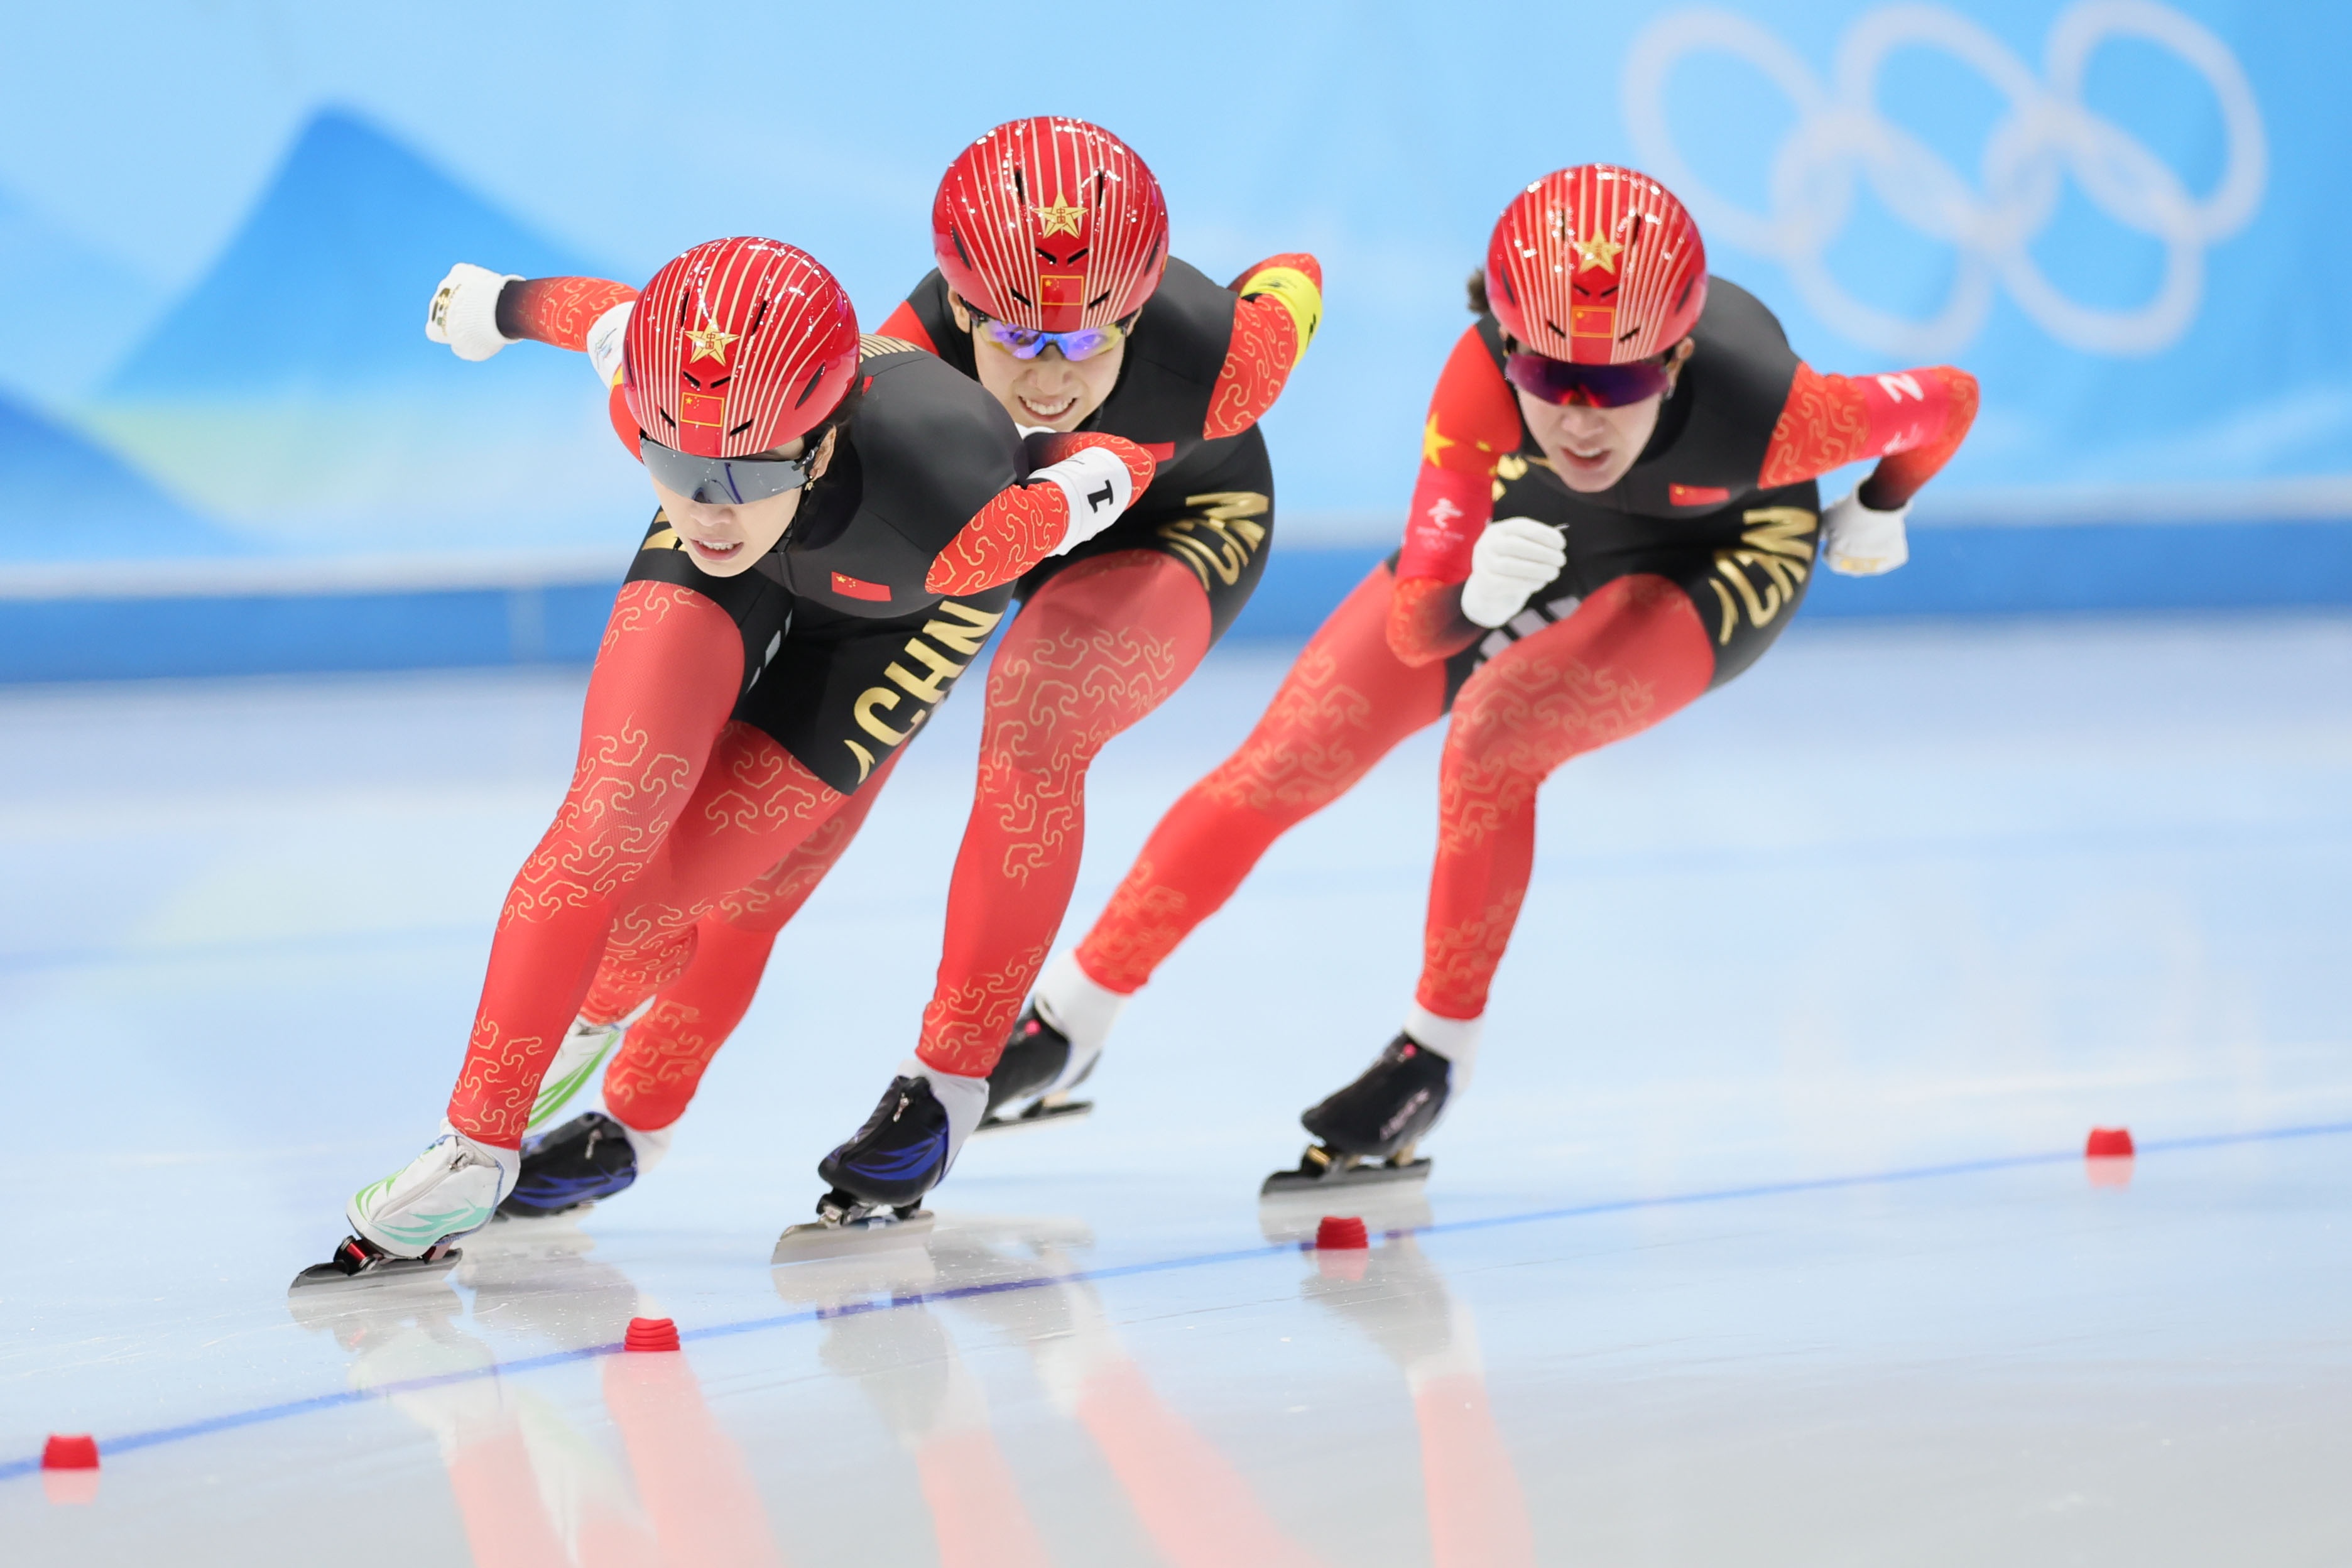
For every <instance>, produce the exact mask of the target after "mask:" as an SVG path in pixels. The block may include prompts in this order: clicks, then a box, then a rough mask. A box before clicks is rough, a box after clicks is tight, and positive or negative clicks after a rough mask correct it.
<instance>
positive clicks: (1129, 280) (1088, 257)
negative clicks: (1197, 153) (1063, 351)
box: [931, 115, 1168, 332]
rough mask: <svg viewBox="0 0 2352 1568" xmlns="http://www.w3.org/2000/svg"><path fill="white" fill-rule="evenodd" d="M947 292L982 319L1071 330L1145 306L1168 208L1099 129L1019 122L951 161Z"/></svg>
mask: <svg viewBox="0 0 2352 1568" xmlns="http://www.w3.org/2000/svg"><path fill="white" fill-rule="evenodd" d="M931 248H932V250H933V252H934V253H936V254H937V256H938V257H939V262H940V272H942V273H943V274H945V275H946V278H947V280H948V287H949V288H950V289H954V290H955V291H956V293H957V294H958V295H960V296H961V298H962V299H963V300H964V302H965V303H966V304H968V305H970V306H971V307H972V308H973V309H975V310H979V311H980V312H981V313H982V315H986V316H990V317H993V318H994V319H995V320H997V321H1003V322H1004V323H1006V324H1007V325H1009V326H1015V327H1025V328H1027V329H1029V330H1031V331H1044V332H1068V331H1077V330H1079V329H1080V328H1084V327H1099V326H1104V325H1107V324H1108V323H1109V322H1112V321H1124V320H1125V319H1126V318H1128V317H1129V316H1131V315H1133V314H1134V313H1135V312H1136V311H1137V310H1140V309H1142V307H1143V302H1144V301H1145V300H1148V299H1150V297H1151V291H1152V290H1153V289H1156V288H1158V287H1159V286H1160V274H1161V273H1162V272H1163V271H1165V270H1166V269H1167V267H1168V204H1167V202H1166V201H1165V200H1164V199H1163V198H1162V197H1161V195H1160V182H1159V181H1158V180H1155V179H1153V178H1152V176H1151V171H1150V169H1149V168H1147V167H1145V166H1144V162H1143V160H1142V159H1140V158H1139V157H1137V156H1136V155H1135V152H1134V150H1133V149H1132V148H1130V147H1129V146H1128V144H1127V143H1126V142H1121V141H1120V140H1119V139H1118V137H1116V136H1114V135H1112V134H1111V133H1110V132H1108V131H1105V130H1104V129H1103V128H1102V127H1101V126H1099V125H1089V124H1088V123H1087V121H1083V120H1067V119H1063V118H1061V117H1059V116H1055V115H1044V116H1039V117H1038V118H1036V119H1033V120H1015V121H1009V122H1007V123H1005V124H1003V125H1000V126H998V127H997V128H996V129H995V130H993V131H992V132H989V133H988V134H987V135H985V136H983V137H982V138H981V139H980V140H979V141H977V142H973V143H972V144H971V146H969V147H967V148H965V149H964V150H963V152H962V153H961V154H960V155H959V156H958V157H957V158H956V161H955V162H954V163H950V164H949V165H948V172H947V174H946V175H945V176H943V177H942V178H941V179H940V193H939V196H938V199H937V200H935V201H934V202H933V203H932V204H931Z"/></svg>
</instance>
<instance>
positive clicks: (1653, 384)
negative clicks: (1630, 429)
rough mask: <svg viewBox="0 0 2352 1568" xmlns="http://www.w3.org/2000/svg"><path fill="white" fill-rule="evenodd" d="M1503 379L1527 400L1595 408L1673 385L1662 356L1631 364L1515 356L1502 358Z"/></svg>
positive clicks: (1637, 398)
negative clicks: (1523, 394)
mask: <svg viewBox="0 0 2352 1568" xmlns="http://www.w3.org/2000/svg"><path fill="white" fill-rule="evenodd" d="M1503 376H1504V379H1505V380H1507V381H1508V382H1509V383H1510V384H1512V385H1513V386H1516V387H1517V388H1518V389H1519V390H1520V391H1521V392H1524V393H1526V394H1527V395H1528V396H1529V397H1540V398H1541V399H1543V400H1544V401H1545V402H1546V403H1582V404H1587V405H1591V406H1592V407H1594V408H1622V407H1624V406H1625V405H1627V404H1629V403H1639V402H1641V401H1642V399H1643V398H1645V397H1655V396H1657V395H1659V394H1661V393H1663V392H1664V391H1665V390H1666V389H1667V388H1669V387H1671V386H1673V385H1674V384H1675V382H1674V377H1673V376H1671V375H1669V374H1667V373H1666V362H1665V356H1664V355H1663V354H1661V355H1659V356H1658V357H1657V358H1655V359H1643V360H1635V361H1634V362H1633V363H1632V364H1570V363H1569V362H1568V361H1566V360H1559V359H1546V358H1544V356H1543V355H1541V354H1531V353H1515V354H1509V355H1507V356H1505V358H1504V360H1503Z"/></svg>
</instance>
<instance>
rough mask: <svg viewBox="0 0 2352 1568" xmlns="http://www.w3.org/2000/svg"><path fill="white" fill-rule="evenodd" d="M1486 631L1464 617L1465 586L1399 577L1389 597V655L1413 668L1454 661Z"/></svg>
mask: <svg viewBox="0 0 2352 1568" xmlns="http://www.w3.org/2000/svg"><path fill="white" fill-rule="evenodd" d="M1485 631H1486V628H1485V627H1484V626H1478V625H1476V624H1475V623H1473V622H1472V621H1471V620H1470V619H1469V617H1467V616H1465V615H1463V613H1462V584H1459V583H1441V582H1439V581H1438V580H1437V579H1436V578H1434V577H1400V578H1398V579H1397V583H1396V587H1395V588H1394V590H1392V591H1391V594H1390V595H1389V622H1388V637H1389V651H1390V652H1391V653H1393V654H1395V655H1396V656H1397V658H1400V659H1402V660H1403V661H1404V662H1405V663H1406V664H1410V665H1416V666H1418V665H1423V664H1434V663H1436V662H1437V661H1438V660H1439V659H1441V658H1453V657H1454V655H1455V654H1457V653H1460V652H1461V651H1462V650H1463V649H1464V648H1465V647H1469V646H1470V645H1471V644H1472V643H1474V642H1475V641H1477V640H1478V638H1479V637H1480V636H1481V635H1482V634H1484V632H1485Z"/></svg>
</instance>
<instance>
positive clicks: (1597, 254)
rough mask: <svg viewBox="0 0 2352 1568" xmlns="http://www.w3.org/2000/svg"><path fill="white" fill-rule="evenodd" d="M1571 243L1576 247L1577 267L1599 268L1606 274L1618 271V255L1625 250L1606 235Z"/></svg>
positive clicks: (1572, 240) (1576, 240) (1571, 241)
mask: <svg viewBox="0 0 2352 1568" xmlns="http://www.w3.org/2000/svg"><path fill="white" fill-rule="evenodd" d="M1569 243H1570V245H1573V246H1574V247H1576V265H1577V266H1578V267H1579V268H1586V267H1598V268H1601V270H1602V271H1604V272H1614V271H1616V270H1617V253H1618V252H1619V251H1621V250H1622V249H1624V248H1625V247H1623V246H1622V245H1620V244H1618V243H1617V242H1616V241H1615V240H1613V239H1612V238H1610V237H1608V236H1607V235H1605V234H1596V235H1593V236H1591V237H1590V238H1586V239H1571V240H1570V241H1569Z"/></svg>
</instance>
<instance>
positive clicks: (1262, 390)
mask: <svg viewBox="0 0 2352 1568" xmlns="http://www.w3.org/2000/svg"><path fill="white" fill-rule="evenodd" d="M1232 287H1233V290H1234V293H1236V294H1239V295H1240V296H1241V297H1242V298H1241V303H1240V304H1238V305H1236V306H1235V307H1234V332H1233V337H1232V338H1231V340H1229V342H1228V343H1227V346H1226V349H1225V363H1223V366H1221V367H1220V368H1219V369H1218V371H1217V384H1216V385H1215V387H1214V388H1213V389H1212V390H1211V392H1210V394H1209V417H1208V420H1207V422H1206V423H1205V424H1204V425H1203V426H1202V430H1201V434H1202V437H1204V438H1205V439H1208V440H1212V441H1214V440H1217V439H1219V438H1220V437H1226V436H1238V435H1240V434H1241V433H1242V432H1243V431H1244V430H1246V429H1248V428H1249V427H1250V426H1253V425H1255V424H1256V423H1257V422H1258V420H1259V419H1260V418H1262V417H1264V416H1265V411H1266V410H1267V409H1269V408H1272V407H1273V406H1274V401H1275V399H1276V398H1277V397H1280V396H1281V395H1282V389H1283V387H1284V386H1285V385H1286V384H1288V383H1289V381H1290V373H1291V372H1292V371H1293V370H1295V369H1296V368H1297V365H1298V361H1299V358H1300V356H1301V355H1303V354H1305V353H1306V352H1307V344H1308V343H1309V342H1312V341H1313V340H1314V337H1315V329H1316V326H1317V325H1318V323H1319V322H1320V321H1322V317H1323V267H1322V264H1321V263H1320V262H1318V261H1317V260H1316V259H1315V258H1313V257H1312V256H1309V255H1307V254H1306V253H1304V252H1303V251H1302V252H1293V253H1290V254H1286V255H1282V256H1269V257H1267V258H1265V260H1264V261H1261V262H1259V263H1258V264H1257V265H1256V266H1255V267H1252V268H1247V269H1245V270H1244V272H1243V273H1242V275H1241V276H1240V277H1239V278H1237V279H1234V283H1233V285H1232Z"/></svg>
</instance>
